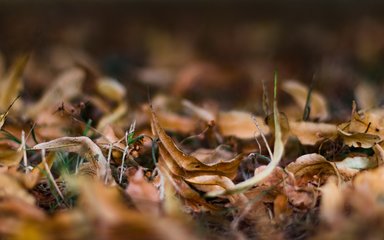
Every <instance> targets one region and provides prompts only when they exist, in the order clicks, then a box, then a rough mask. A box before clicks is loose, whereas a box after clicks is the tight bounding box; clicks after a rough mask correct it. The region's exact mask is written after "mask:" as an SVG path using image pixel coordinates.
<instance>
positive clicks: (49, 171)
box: [41, 148, 65, 202]
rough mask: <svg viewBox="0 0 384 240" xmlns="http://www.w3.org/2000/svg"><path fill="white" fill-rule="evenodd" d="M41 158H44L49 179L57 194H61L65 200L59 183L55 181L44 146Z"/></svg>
mask: <svg viewBox="0 0 384 240" xmlns="http://www.w3.org/2000/svg"><path fill="white" fill-rule="evenodd" d="M41 158H42V161H43V164H44V168H45V171H46V172H47V175H48V179H49V181H51V182H52V184H53V186H54V188H55V190H56V192H57V194H59V196H60V198H61V199H62V200H63V201H64V202H65V199H64V195H63V193H62V192H61V191H60V189H59V186H58V185H57V183H56V181H55V179H54V177H53V175H52V172H51V169H50V168H49V166H48V163H47V159H46V157H45V149H44V148H43V149H41Z"/></svg>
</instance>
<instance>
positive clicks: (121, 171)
mask: <svg viewBox="0 0 384 240" xmlns="http://www.w3.org/2000/svg"><path fill="white" fill-rule="evenodd" d="M131 126H132V125H131ZM124 139H125V141H126V143H125V144H126V146H125V148H124V152H123V157H122V158H121V166H120V176H119V183H120V184H121V181H122V180H123V172H124V160H125V156H126V155H127V152H128V147H129V145H128V132H125V137H124Z"/></svg>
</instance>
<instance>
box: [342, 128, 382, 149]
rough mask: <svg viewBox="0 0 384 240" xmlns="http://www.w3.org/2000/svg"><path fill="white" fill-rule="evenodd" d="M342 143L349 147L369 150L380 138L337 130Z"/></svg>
mask: <svg viewBox="0 0 384 240" xmlns="http://www.w3.org/2000/svg"><path fill="white" fill-rule="evenodd" d="M337 130H338V132H339V134H340V136H341V137H342V138H343V140H344V143H345V144H346V145H348V146H351V147H361V148H371V147H373V146H374V145H375V144H377V143H378V142H380V140H381V139H380V137H379V136H377V135H374V134H369V133H348V132H345V131H343V130H341V129H337Z"/></svg>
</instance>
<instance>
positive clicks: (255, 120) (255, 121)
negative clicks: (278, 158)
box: [252, 116, 273, 159]
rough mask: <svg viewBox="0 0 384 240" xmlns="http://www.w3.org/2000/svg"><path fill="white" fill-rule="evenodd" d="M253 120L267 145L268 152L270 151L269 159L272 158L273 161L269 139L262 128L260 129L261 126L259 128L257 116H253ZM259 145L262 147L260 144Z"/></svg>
mask: <svg viewBox="0 0 384 240" xmlns="http://www.w3.org/2000/svg"><path fill="white" fill-rule="evenodd" d="M252 119H253V122H254V123H255V125H256V128H257V130H258V131H259V132H260V135H261V138H262V139H263V141H264V143H265V146H266V148H267V150H268V153H269V157H270V158H271V159H273V154H272V151H271V148H270V147H269V144H268V141H267V138H266V137H265V135H264V133H263V131H262V130H261V128H260V126H259V123H258V122H257V119H256V117H255V116H252ZM259 145H260V143H259Z"/></svg>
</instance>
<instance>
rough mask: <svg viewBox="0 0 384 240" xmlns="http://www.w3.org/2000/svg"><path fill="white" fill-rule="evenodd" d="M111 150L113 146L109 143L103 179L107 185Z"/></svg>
mask: <svg viewBox="0 0 384 240" xmlns="http://www.w3.org/2000/svg"><path fill="white" fill-rule="evenodd" d="M112 148H113V144H112V143H110V144H109V150H108V158H107V172H106V174H105V179H104V183H105V184H107V183H108V178H109V171H108V169H109V167H110V165H111V155H112Z"/></svg>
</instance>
